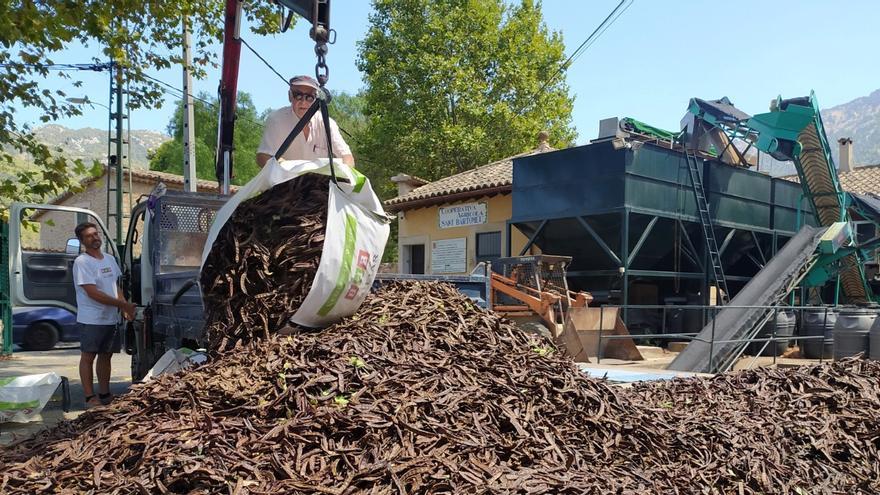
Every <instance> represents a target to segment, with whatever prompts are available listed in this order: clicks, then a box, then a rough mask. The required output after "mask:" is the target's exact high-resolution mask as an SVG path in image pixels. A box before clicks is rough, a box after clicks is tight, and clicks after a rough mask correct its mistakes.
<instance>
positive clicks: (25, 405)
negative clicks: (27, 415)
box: [0, 400, 40, 411]
mask: <svg viewBox="0 0 880 495" xmlns="http://www.w3.org/2000/svg"><path fill="white" fill-rule="evenodd" d="M39 405H40V401H38V400H29V401H27V402H3V401H0V411H15V410H18V409H33V408H35V407H37V406H39Z"/></svg>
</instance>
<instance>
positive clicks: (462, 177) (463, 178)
mask: <svg viewBox="0 0 880 495" xmlns="http://www.w3.org/2000/svg"><path fill="white" fill-rule="evenodd" d="M548 151H553V148H552V147H550V146H549V145H547V143H541V144H540V145H539V146H538V147H537V148H535V149H533V150H530V151H526V152H525V153H520V154H518V155H513V156H510V157H507V158H505V159H503V160H498V161H497V162H492V163H489V164H487V165H483V166H480V167H477V168H475V169H472V170H467V171H464V172H461V173H459V174H455V175H451V176H449V177H444V178H443V179H440V180H436V181H434V182H429V183H427V184H425V185H423V186H421V187H417V188H415V189H413V190H412V191H410V192H408V193H406V194H404V195H403V196H398V197H396V198H392V199H389V200H388V201H385V206H386V208H387V209H388V210H389V211H391V212H396V211H401V210H408V209H412V208H421V207H424V206H428V205H432V204H439V203H444V202H446V201H458V200H462V199H466V198H470V197H475V196H483V195H487V194H500V193H507V192H510V191H511V188H512V186H513V159H514V158H519V157H522V156H529V155H537V154H539V153H546V152H548Z"/></svg>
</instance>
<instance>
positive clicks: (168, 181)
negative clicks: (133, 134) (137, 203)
mask: <svg viewBox="0 0 880 495" xmlns="http://www.w3.org/2000/svg"><path fill="white" fill-rule="evenodd" d="M106 176H107V169H106V168H105V169H104V173H103V174H101V175H99V176H97V177H88V178H86V179H84V180H83V181H82V182H80V185H81V186H82V187H84V188H85V187H88V186H89V185H91V184H93V183H95V182H97V181H98V180H100V179H103V178H104V177H106ZM123 177H124V178H127V176H123ZM131 180H132V181H134V182H140V183H141V184H158V183H159V182H164V183H165V185H176V186H183V176H182V175H177V174H169V173H168V172H158V171H156V170H138V169H132V170H131ZM196 188H197V190H199V191H202V192H205V191H207V192H215V193H216V192H219V191H220V189H219V188H218V187H217V183H216V182H214V181H210V180H202V179H199V180H198V181H197V182H196ZM175 189H176V188H175ZM229 190H230V191H231V192H235V191H237V190H238V186H230V187H229ZM76 194H77V193H72V192H70V191H67V192H65V193H63V194H60V195H58V196H56V197H55V198H54V199H52V201H50V202H49V204H53V205H57V204H59V203H63V202H65V201H67V200H68V199H70V198H71V197H73V196H74V195H76Z"/></svg>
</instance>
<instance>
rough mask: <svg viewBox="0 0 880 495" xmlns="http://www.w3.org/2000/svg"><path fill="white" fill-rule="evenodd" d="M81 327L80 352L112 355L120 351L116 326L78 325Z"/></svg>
mask: <svg viewBox="0 0 880 495" xmlns="http://www.w3.org/2000/svg"><path fill="white" fill-rule="evenodd" d="M76 326H77V327H79V350H80V351H82V352H90V353H93V354H111V353H113V352H116V351H117V350H118V349H119V346H118V345H116V340H117V339H116V325H92V324H91V323H77V324H76Z"/></svg>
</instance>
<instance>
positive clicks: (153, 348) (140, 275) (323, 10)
mask: <svg viewBox="0 0 880 495" xmlns="http://www.w3.org/2000/svg"><path fill="white" fill-rule="evenodd" d="M275 3H277V4H278V5H279V6H280V7H281V8H283V9H286V10H287V16H286V19H287V20H286V21H285V26H288V25H289V24H290V18H291V17H292V16H293V15H300V16H302V17H304V18H305V19H306V20H308V21H309V22H310V23H311V25H312V27H311V30H310V33H309V34H310V36H311V38H312V39H313V40H314V41H315V44H316V48H315V49H316V54H318V62H319V63H318V65H317V66H316V75H317V76H318V80H319V81H320V83H321V85H322V86H323V84H324V83H326V81H327V74H328V71H327V67H326V64H325V63H324V57H323V55H324V54H326V52H327V44H328V43H329V42H330V37H331V34H332V30H331V29H330V24H329V22H330V0H276V2H275ZM241 18H242V0H226V5H225V23H224V40H223V55H222V76H221V81H220V85H219V90H218V92H219V100H220V117H219V126H218V140H217V141H218V145H217V153H216V163H215V170H216V174H217V180H218V184H219V186H220V187H219V189H220V190H221V191H222V192H223V193H224V194H211V193H200V192H182V191H174V190H170V189H168V188H167V187H165V185H164V184H157V187H156V188H155V189H154V190H153V192H152V193H151V194H149V195H148V196H145V197H143V198H139V200H138V202H137V204H136V205H135V206H134V207H133V208H132V211H131V212H130V214H129V225H128V230H127V233H126V236H125V239H124V240H120V242H119V244H116V243H114V242H112V239H113V238H112V237H111V236H110V234H109V230H108V229H107V226H106V224H105V222H104V221H103V219H101V218H100V217H99V215H97V214H96V213H95V212H94V211H91V210H89V209H87V208H80V207H68V206H59V205H54V204H33V203H12V204H11V205H10V209H9V214H10V215H9V263H8V266H9V272H8V276H9V279H8V280H9V284H10V287H9V294H10V301H11V304H12V305H13V306H16V307H27V306H53V307H60V308H64V309H67V310H69V311H73V312H75V311H76V296H75V292H74V284H73V275H72V268H73V261H74V260H75V259H76V257H77V256H78V255H79V252H80V245H79V241H78V240H77V239H75V238H74V237H73V228H74V226H75V225H76V224H78V223H81V222H83V221H89V222H92V223H94V224H95V225H96V226H97V227H98V229H99V231H100V232H101V233H102V234H103V238H104V242H103V250H104V252H105V253H106V254H107V255H109V256H113V257H114V258H115V259H116V260H117V262H118V264H119V266H120V268H121V270H122V288H123V292H124V293H125V297H126V298H127V299H128V300H129V301H131V302H133V303H135V305H136V307H137V311H136V317H135V319H134V320H133V321H131V322H120V323H119V332H118V335H120V340H121V342H120V344H121V346H122V348H124V349H125V351H126V352H127V353H128V354H130V355H131V376H132V380H133V381H138V380H140V379H142V378H143V377H144V376H145V375H146V373H147V371H148V370H149V369H150V368H151V367H152V366H153V365H154V364H155V362H156V361H157V360H158V359H159V357H161V355H162V354H164V353H165V351H166V350H168V349H176V348H180V347H191V348H196V347H198V346H200V344H201V341H202V336H203V333H204V315H203V306H202V299H201V293H200V291H199V287H198V284H197V281H198V274H199V268H200V265H201V254H202V249H203V248H204V245H205V242H206V239H207V236H208V231H209V229H210V227H211V224H212V222H213V220H214V217H215V216H216V214H217V211H218V210H219V209H220V207H221V206H222V205H223V204H224V203H225V202H226V200H227V199H228V197H229V196H228V194H229V192H230V182H231V177H233V176H234V175H233V170H234V168H233V166H234V163H233V151H234V149H233V131H234V124H235V108H236V96H237V91H238V89H237V81H238V68H239V59H240V53H241V40H240V38H239V37H238V29H239V25H240V21H241ZM319 105H320V107H321V108H320V109H321V110H322V111H326V101H325V100H323V99H316V100H315V104H314V108H313V109H312V110H311V112H312V113H311V114H309V115H308V117H311V115H312V114H314V113H315V111H317V110H318V109H319ZM297 132H299V130H297V129H294V130H292V131H291V136H290V137H289V140H292V139H293V137H294V136H295V134H296V133H297ZM287 144H289V142H288V143H287ZM285 149H286V146H282V149H280V150H279V152H278V154H277V156H280V155H281V154H282V153H283V151H284V150H285ZM192 179H193V181H194V179H195V178H192ZM44 217H49V219H48V221H46V222H42V227H43V228H42V229H41V231H40V232H39V235H40V236H43V237H45V238H44V239H41V241H40V243H39V245H38V244H37V243H36V242H35V241H34V238H35V236H36V235H37V233H36V229H35V228H34V225H35V224H38V223H41V222H40V219H41V218H44ZM65 233H69V237H64V234H65Z"/></svg>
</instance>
